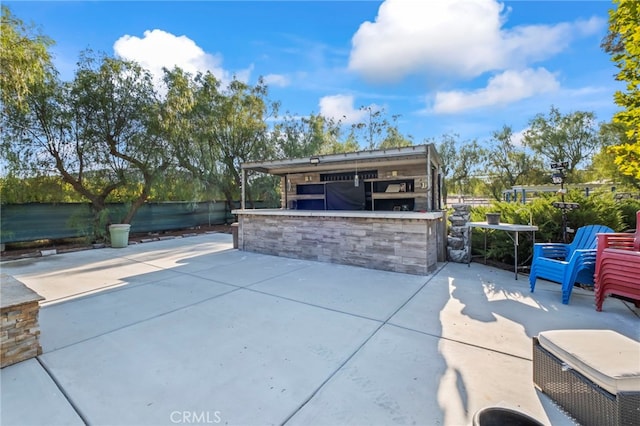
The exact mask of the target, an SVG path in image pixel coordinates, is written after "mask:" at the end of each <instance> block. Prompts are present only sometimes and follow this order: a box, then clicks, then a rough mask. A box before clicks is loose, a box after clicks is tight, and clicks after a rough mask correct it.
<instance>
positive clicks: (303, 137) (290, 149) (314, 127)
mask: <svg viewBox="0 0 640 426" xmlns="http://www.w3.org/2000/svg"><path fill="white" fill-rule="evenodd" d="M271 136H272V143H273V144H274V145H275V146H276V147H277V157H278V158H301V157H307V156H311V155H316V154H327V153H329V152H332V151H333V149H334V148H335V147H336V146H337V145H336V144H337V143H338V138H339V137H340V123H336V122H335V121H334V120H332V119H329V118H326V117H323V116H322V115H314V114H311V115H309V117H295V116H291V115H287V116H285V117H284V118H283V119H282V120H281V121H280V122H279V123H278V124H276V125H275V126H274V128H273V131H272V132H271Z"/></svg>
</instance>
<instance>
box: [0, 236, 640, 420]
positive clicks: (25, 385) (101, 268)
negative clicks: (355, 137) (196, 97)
mask: <svg viewBox="0 0 640 426" xmlns="http://www.w3.org/2000/svg"><path fill="white" fill-rule="evenodd" d="M1 266H2V272H3V273H4V274H8V275H11V276H13V277H14V278H15V279H17V280H19V281H21V282H22V283H24V284H25V285H27V286H28V287H29V288H31V289H32V290H34V291H36V292H37V293H38V294H40V295H41V296H43V297H44V298H45V300H44V301H43V302H41V309H40V317H39V323H40V329H41V334H40V343H41V345H42V350H43V353H42V355H40V356H38V358H37V359H31V360H28V361H23V362H20V363H18V364H14V365H11V366H9V367H6V368H3V369H2V370H0V376H1V387H2V393H1V397H0V398H1V400H0V402H1V406H2V410H1V414H0V424H2V425H25V424H32V425H33V424H84V423H88V424H92V425H107V424H108V425H133V424H135V425H159V424H168V425H171V424H176V423H211V424H216V423H219V424H229V425H246V424H251V425H262V424H281V425H284V424H286V425H337V424H340V425H363V424H368V425H390V424H417V425H435V424H441V425H467V424H470V423H471V421H472V418H473V416H474V413H476V412H478V411H479V410H481V409H483V408H485V407H489V406H500V407H504V408H509V409H513V410H517V411H519V412H522V413H525V414H527V415H529V416H531V417H533V418H535V419H537V420H538V421H540V422H541V423H543V424H552V425H565V424H566V425H570V424H573V421H572V419H571V418H570V417H569V416H568V415H567V414H566V413H564V412H563V411H562V410H561V409H559V408H558V407H557V406H556V405H555V404H554V403H553V402H552V401H551V399H549V398H548V397H547V396H546V395H544V394H543V393H541V392H540V391H538V390H536V388H535V387H534V383H533V355H532V338H533V337H535V336H537V335H538V333H540V332H543V331H546V330H556V329H563V330H571V329H600V330H613V331H616V332H617V333H619V334H621V335H624V336H627V337H629V338H631V339H633V340H636V341H638V340H640V327H639V325H640V321H639V320H640V308H637V307H635V306H634V304H633V303H632V302H626V301H624V300H621V299H619V298H614V297H608V298H606V299H605V300H604V309H603V311H602V312H596V310H595V297H594V292H593V291H588V290H584V289H581V288H575V289H574V290H573V292H572V295H571V303H570V304H569V305H565V304H562V297H561V294H562V286H561V285H559V284H556V283H552V282H549V281H546V280H544V279H540V278H538V280H537V283H536V291H535V293H531V292H530V289H529V285H528V282H527V280H526V279H525V280H517V281H516V280H515V279H514V276H513V271H505V270H500V269H496V268H493V267H489V266H486V265H484V264H479V263H472V264H471V266H470V267H468V266H467V265H466V264H457V263H441V264H438V268H437V270H436V272H434V273H433V274H431V275H426V276H419V275H409V274H401V273H396V272H389V271H380V270H370V269H364V268H359V267H355V266H347V265H338V264H329V263H320V262H314V261H308V260H299V259H290V258H282V257H275V256H269V255H263V254H256V253H250V252H243V251H238V250H234V249H233V248H232V241H231V235H228V234H204V235H199V236H193V237H188V238H178V239H173V240H164V241H157V242H153V243H144V244H137V245H131V246H128V247H126V248H121V249H113V248H105V249H98V250H87V251H80V252H74V253H67V254H63V255H54V256H47V257H41V258H33V259H24V260H19V261H10V262H4V263H2V265H1ZM639 355H640V354H639Z"/></svg>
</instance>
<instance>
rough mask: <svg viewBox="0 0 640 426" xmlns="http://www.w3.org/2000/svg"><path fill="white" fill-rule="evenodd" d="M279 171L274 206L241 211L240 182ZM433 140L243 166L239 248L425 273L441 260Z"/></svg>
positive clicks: (442, 229)
mask: <svg viewBox="0 0 640 426" xmlns="http://www.w3.org/2000/svg"><path fill="white" fill-rule="evenodd" d="M257 172H261V173H268V174H272V175H276V176H280V179H281V180H280V182H281V184H280V190H281V208H280V209H247V208H246V193H245V188H246V182H247V179H251V177H252V176H254V175H255V174H256V173H257ZM441 181H442V178H441V160H440V157H439V156H438V153H437V152H436V150H435V148H434V146H433V145H432V144H429V145H419V146H411V147H405V148H393V149H386V150H376V151H360V152H353V153H346V154H331V155H319V156H312V157H306V158H298V159H287V160H275V161H264V162H251V163H244V164H243V165H242V188H243V191H242V207H241V209H239V210H234V211H233V213H234V214H235V215H237V216H238V248H239V249H241V250H246V251H251V252H257V253H264V254H272V255H278V256H284V257H292V258H298V259H308V260H317V261H324V262H332V263H341V264H347V265H355V266H362V267H366V268H372V269H382V270H388V271H395V272H404V273H410V274H418V275H426V274H429V273H431V272H432V271H434V270H435V269H436V267H437V263H438V262H439V261H444V260H445V259H446V241H447V239H446V220H445V219H446V218H445V212H444V211H443V210H442V197H441Z"/></svg>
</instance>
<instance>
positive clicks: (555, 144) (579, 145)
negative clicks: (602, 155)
mask: <svg viewBox="0 0 640 426" xmlns="http://www.w3.org/2000/svg"><path fill="white" fill-rule="evenodd" d="M599 143H600V140H599V138H598V132H597V124H596V118H595V115H594V114H593V113H592V112H584V111H577V112H573V113H570V114H566V115H563V114H561V113H560V111H559V110H558V109H557V108H555V107H553V106H552V107H551V110H550V111H549V115H547V116H544V115H543V114H538V115H536V116H535V117H534V118H533V119H532V120H531V121H530V122H529V130H527V131H526V132H525V134H524V139H523V144H524V145H525V146H527V147H529V148H531V150H532V151H533V152H534V153H536V154H538V155H540V156H541V157H543V158H544V159H546V160H547V161H548V162H549V163H552V162H556V161H567V162H568V164H569V165H568V167H567V173H568V175H569V176H571V174H572V173H573V172H574V170H576V168H577V167H578V165H579V164H581V163H582V162H583V161H585V160H587V159H589V158H591V156H592V155H593V153H594V152H596V151H597V149H598V148H599V146H600V145H599Z"/></svg>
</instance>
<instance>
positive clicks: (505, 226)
mask: <svg viewBox="0 0 640 426" xmlns="http://www.w3.org/2000/svg"><path fill="white" fill-rule="evenodd" d="M467 226H468V227H470V228H485V229H499V230H502V231H518V232H530V231H537V230H538V227H537V226H536V225H518V224H514V223H499V224H497V225H490V224H488V223H487V222H467Z"/></svg>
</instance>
